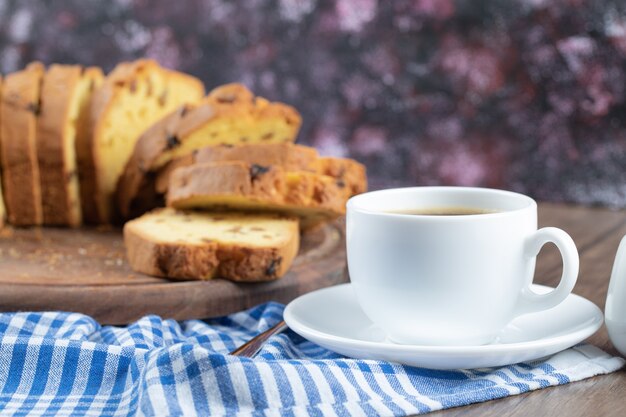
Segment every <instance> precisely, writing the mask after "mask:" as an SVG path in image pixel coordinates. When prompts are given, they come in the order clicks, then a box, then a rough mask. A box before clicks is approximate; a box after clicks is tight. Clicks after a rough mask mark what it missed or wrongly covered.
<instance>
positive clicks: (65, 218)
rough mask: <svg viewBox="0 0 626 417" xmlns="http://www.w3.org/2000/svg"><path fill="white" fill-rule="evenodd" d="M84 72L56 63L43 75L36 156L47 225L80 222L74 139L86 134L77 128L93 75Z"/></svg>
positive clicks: (74, 67)
mask: <svg viewBox="0 0 626 417" xmlns="http://www.w3.org/2000/svg"><path fill="white" fill-rule="evenodd" d="M89 71H90V72H93V73H97V72H98V70H96V69H91V70H89ZM83 73H84V71H83V68H82V67H80V66H78V65H56V64H55V65H51V66H50V68H48V71H47V72H46V74H45V75H44V77H43V83H42V89H41V109H40V114H39V118H38V124H37V155H38V162H39V172H40V176H41V192H42V208H43V222H44V224H46V225H52V226H73V227H77V226H79V225H80V224H81V223H82V210H81V204H80V192H79V181H78V172H77V164H76V161H77V158H76V142H77V137H78V135H79V134H82V135H85V133H86V132H85V130H84V129H83V130H81V129H80V127H81V126H80V118H81V110H82V111H83V112H85V111H86V110H87V113H88V109H87V108H86V107H87V105H88V103H89V102H90V100H91V95H92V92H93V87H94V83H93V82H92V77H90V76H84V75H83ZM83 118H84V114H83ZM80 140H82V141H83V142H84V141H85V140H86V138H84V137H81V139H80ZM79 142H80V141H79Z"/></svg>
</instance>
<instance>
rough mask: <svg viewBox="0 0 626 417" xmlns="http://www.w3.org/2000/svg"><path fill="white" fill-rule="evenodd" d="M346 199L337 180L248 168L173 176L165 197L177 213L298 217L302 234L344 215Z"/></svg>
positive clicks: (230, 165) (198, 167) (191, 170)
mask: <svg viewBox="0 0 626 417" xmlns="http://www.w3.org/2000/svg"><path fill="white" fill-rule="evenodd" d="M348 198H349V195H348V193H347V190H346V189H345V187H341V186H339V185H338V184H337V181H336V180H335V178H333V177H329V176H326V175H319V174H315V173H311V172H304V171H293V172H289V171H285V170H284V169H283V168H281V167H279V166H262V165H256V164H246V163H244V162H214V163H203V164H195V165H190V166H187V167H180V168H178V169H176V170H174V171H173V172H172V175H171V176H170V183H169V187H168V191H167V195H166V200H167V205H168V206H170V207H174V208H177V209H201V210H227V209H230V210H247V211H268V212H277V213H284V214H289V215H294V216H298V217H299V218H300V219H301V226H302V228H304V229H308V228H311V227H313V226H316V225H318V224H319V223H321V222H324V221H328V220H332V219H335V218H337V217H339V216H341V215H342V214H344V213H345V204H346V201H347V199H348Z"/></svg>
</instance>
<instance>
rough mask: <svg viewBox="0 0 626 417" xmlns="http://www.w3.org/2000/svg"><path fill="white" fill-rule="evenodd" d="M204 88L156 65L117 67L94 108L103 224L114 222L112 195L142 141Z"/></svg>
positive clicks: (98, 204) (99, 208)
mask: <svg viewBox="0 0 626 417" xmlns="http://www.w3.org/2000/svg"><path fill="white" fill-rule="evenodd" d="M203 95H204V86H203V85H202V83H201V82H200V81H199V80H198V79H196V78H194V77H191V76H189V75H185V74H182V73H179V72H175V71H170V70H166V69H164V68H162V67H160V66H159V65H158V64H157V63H156V62H155V61H152V60H139V61H136V62H133V63H123V64H120V65H118V67H116V68H115V69H114V70H113V72H112V73H111V74H110V75H109V76H108V77H107V79H106V80H105V82H104V83H103V85H102V87H101V88H100V89H99V90H98V91H97V92H96V94H95V97H94V100H93V105H92V122H93V139H92V140H93V165H94V168H95V174H96V175H95V180H96V184H95V185H96V190H95V198H96V208H97V212H98V220H99V222H100V223H110V222H111V221H113V219H114V216H115V210H114V206H113V195H114V193H115V187H116V185H117V182H118V179H119V177H120V175H121V174H122V172H123V170H124V166H125V165H126V162H127V161H128V159H129V157H130V155H131V153H132V151H133V148H134V146H135V143H136V142H137V139H138V138H139V136H140V135H141V134H142V133H143V132H144V131H145V130H146V129H147V128H148V127H150V126H151V125H152V124H153V123H155V122H156V121H158V120H159V119H161V118H162V117H164V116H165V115H167V114H168V113H170V112H172V111H173V110H174V109H176V108H178V107H179V106H181V105H182V104H184V103H195V102H198V101H199V100H200V99H201V98H202V96H203Z"/></svg>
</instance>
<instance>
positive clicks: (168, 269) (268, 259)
mask: <svg viewBox="0 0 626 417" xmlns="http://www.w3.org/2000/svg"><path fill="white" fill-rule="evenodd" d="M124 243H125V245H126V251H127V256H128V261H129V263H130V265H131V267H132V268H133V269H134V270H135V271H138V272H142V273H144V274H149V275H156V276H160V277H167V278H177V279H197V280H206V279H211V278H226V279H230V280H233V281H246V282H252V281H269V280H274V279H277V278H279V277H281V276H283V275H284V274H285V272H287V270H288V269H289V267H290V266H291V263H292V262H293V259H294V258H295V256H296V254H297V253H298V248H299V244H300V235H299V230H298V220H297V219H294V218H289V217H281V216H278V215H271V214H265V215H264V214H256V215H253V214H242V213H199V212H184V211H177V210H173V209H157V210H155V211H152V212H150V213H147V214H144V215H143V216H142V217H139V218H137V219H135V220H132V221H130V222H128V223H126V225H125V226H124Z"/></svg>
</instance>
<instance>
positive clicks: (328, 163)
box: [155, 143, 367, 196]
mask: <svg viewBox="0 0 626 417" xmlns="http://www.w3.org/2000/svg"><path fill="white" fill-rule="evenodd" d="M221 161H241V162H245V163H248V164H257V165H262V166H269V165H275V166H280V167H282V168H283V169H285V170H286V171H308V172H316V173H318V174H322V175H327V176H329V177H334V178H335V179H336V180H337V185H338V186H339V187H345V188H346V189H347V190H348V193H349V195H350V196H353V195H356V194H360V193H363V192H365V191H367V176H366V172H365V166H364V165H363V164H360V163H358V162H357V161H355V160H353V159H348V158H334V157H320V156H319V155H318V153H317V151H316V150H315V148H311V147H308V146H302V145H295V144H292V143H276V144H263V143H259V144H254V145H239V146H224V145H222V146H208V147H205V148H202V149H199V150H196V151H194V152H192V153H191V154H189V155H186V156H183V157H181V158H178V159H175V160H173V161H171V162H170V163H168V164H167V165H166V166H165V167H163V168H162V169H161V170H159V172H158V173H157V176H156V180H155V189H156V192H157V193H159V194H165V192H166V191H167V187H168V184H169V176H170V174H171V173H172V172H173V171H174V170H175V169H176V168H179V167H182V166H189V165H193V164H198V163H205V162H221Z"/></svg>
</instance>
